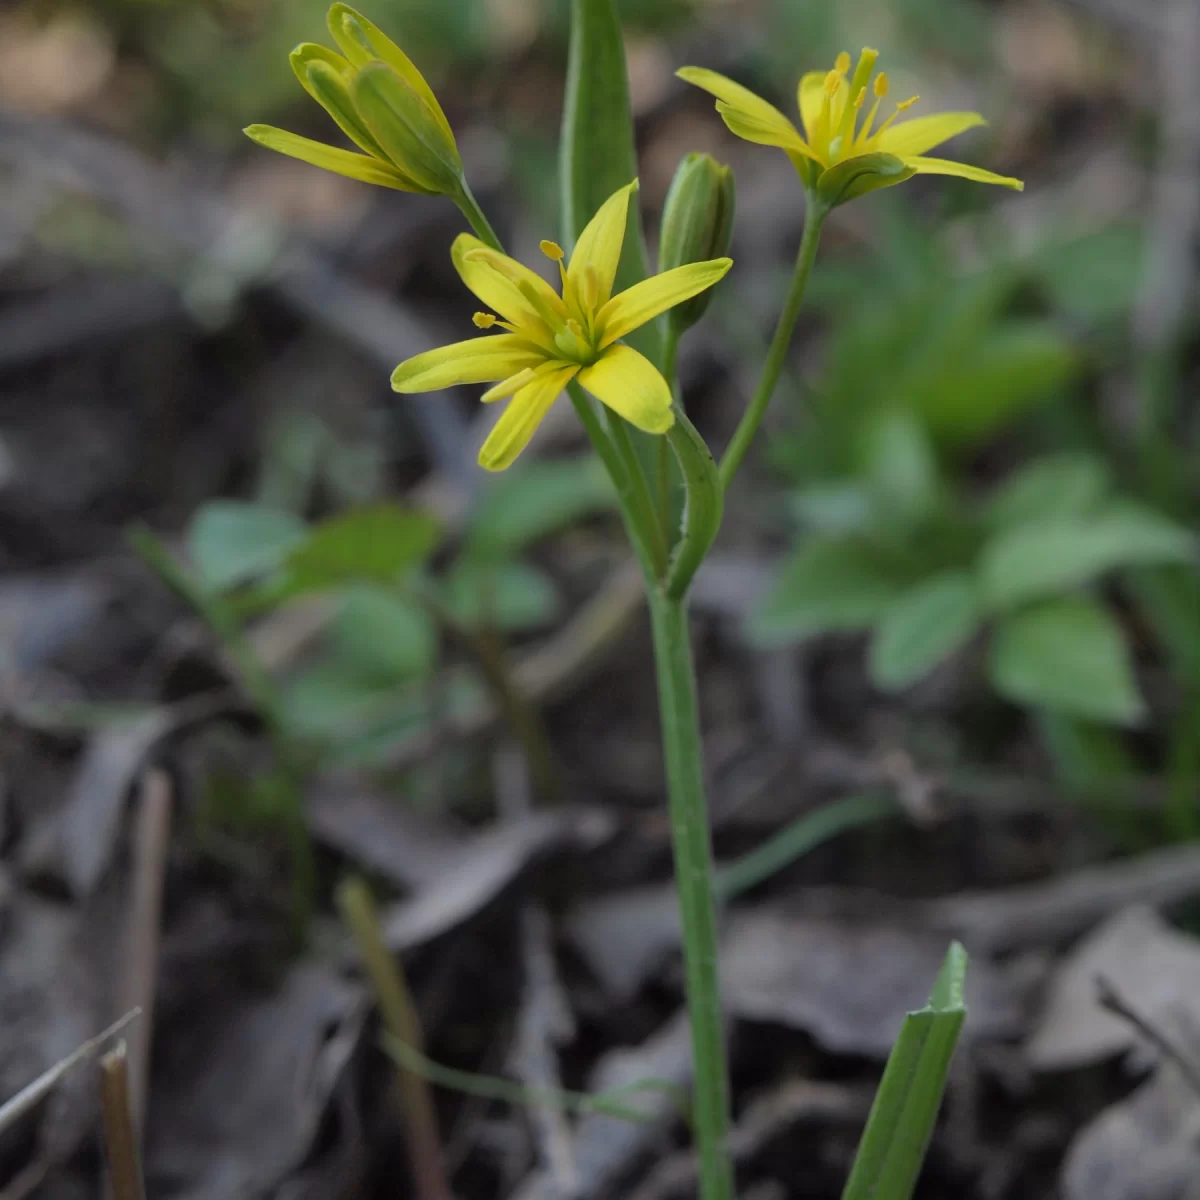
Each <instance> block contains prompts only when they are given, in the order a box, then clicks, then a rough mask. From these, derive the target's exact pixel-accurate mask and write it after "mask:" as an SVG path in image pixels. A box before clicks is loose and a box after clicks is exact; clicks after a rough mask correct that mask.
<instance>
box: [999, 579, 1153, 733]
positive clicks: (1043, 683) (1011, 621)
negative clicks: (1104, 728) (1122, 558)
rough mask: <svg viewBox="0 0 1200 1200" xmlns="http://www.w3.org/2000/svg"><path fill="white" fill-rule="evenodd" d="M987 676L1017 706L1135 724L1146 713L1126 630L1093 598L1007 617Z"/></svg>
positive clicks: (1058, 602)
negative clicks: (1130, 657)
mask: <svg viewBox="0 0 1200 1200" xmlns="http://www.w3.org/2000/svg"><path fill="white" fill-rule="evenodd" d="M988 674H989V676H990V678H991V681H992V686H993V687H995V689H996V691H998V692H999V693H1000V694H1001V695H1002V696H1004V697H1006V698H1007V699H1009V700H1011V701H1013V703H1015V704H1021V705H1029V706H1033V707H1035V708H1050V709H1055V710H1061V711H1063V712H1066V713H1069V714H1070V715H1072V716H1077V717H1085V718H1087V719H1089V720H1093V721H1103V722H1109V723H1111V724H1117V725H1131V724H1134V723H1135V722H1137V721H1139V720H1140V719H1141V718H1142V716H1143V715H1144V713H1145V706H1144V704H1143V703H1142V698H1141V696H1140V695H1139V694H1138V689H1137V684H1136V682H1135V681H1134V678H1133V670H1132V668H1131V666H1130V663H1129V655H1128V652H1127V650H1126V647H1125V639H1124V637H1123V636H1122V632H1121V627H1120V626H1119V625H1118V624H1117V622H1116V621H1115V620H1114V619H1113V618H1112V617H1111V616H1110V615H1109V614H1108V612H1107V611H1105V609H1103V608H1101V607H1100V605H1098V604H1096V603H1095V602H1094V601H1092V600H1086V599H1082V598H1070V599H1064V600H1050V601H1047V602H1046V603H1045V604H1040V605H1038V606H1037V607H1035V608H1030V609H1027V610H1026V611H1024V612H1020V613H1017V614H1015V615H1013V616H1010V617H1006V618H1005V619H1004V620H1003V621H1002V622H1001V623H1000V624H999V625H998V626H997V627H996V631H995V634H994V636H993V639H992V647H991V654H990V657H989V662H988Z"/></svg>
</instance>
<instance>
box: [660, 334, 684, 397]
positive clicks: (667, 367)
mask: <svg viewBox="0 0 1200 1200" xmlns="http://www.w3.org/2000/svg"><path fill="white" fill-rule="evenodd" d="M679 337H680V333H679V330H678V329H676V328H675V326H674V325H673V324H672V325H669V326H668V328H667V336H666V337H665V338H664V339H663V368H662V373H663V378H664V379H665V380H666V381H667V385H668V386H669V387H670V389H671V394H672V395H673V396H675V397H676V398H678V395H679V387H678V380H677V379H676V376H677V375H678V374H679Z"/></svg>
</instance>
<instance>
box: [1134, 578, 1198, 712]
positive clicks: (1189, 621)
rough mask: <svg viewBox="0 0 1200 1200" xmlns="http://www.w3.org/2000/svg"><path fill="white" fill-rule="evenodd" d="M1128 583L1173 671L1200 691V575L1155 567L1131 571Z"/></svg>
mask: <svg viewBox="0 0 1200 1200" xmlns="http://www.w3.org/2000/svg"><path fill="white" fill-rule="evenodd" d="M1127 582H1128V587H1129V590H1130V592H1131V593H1132V595H1133V598H1134V600H1135V601H1136V603H1137V606H1138V609H1139V610H1140V611H1141V613H1142V615H1143V616H1144V617H1145V618H1146V620H1147V621H1148V622H1149V624H1150V626H1151V628H1152V629H1153V630H1154V634H1155V637H1157V639H1158V641H1159V644H1160V645H1161V646H1162V648H1163V650H1164V651H1166V653H1167V654H1168V655H1169V656H1170V662H1171V666H1172V668H1173V669H1174V670H1176V671H1179V672H1181V673H1185V674H1186V675H1187V677H1188V679H1189V680H1190V681H1191V684H1192V686H1193V687H1194V688H1200V573H1197V572H1196V571H1195V570H1192V569H1189V568H1187V567H1151V568H1147V569H1146V570H1144V571H1131V572H1130V574H1129V579H1128V581H1127Z"/></svg>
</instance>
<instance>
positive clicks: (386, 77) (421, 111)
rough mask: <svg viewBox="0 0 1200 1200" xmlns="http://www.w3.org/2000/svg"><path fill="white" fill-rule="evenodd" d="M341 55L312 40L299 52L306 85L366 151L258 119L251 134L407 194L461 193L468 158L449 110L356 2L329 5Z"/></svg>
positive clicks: (296, 59) (295, 64)
mask: <svg viewBox="0 0 1200 1200" xmlns="http://www.w3.org/2000/svg"><path fill="white" fill-rule="evenodd" d="M329 31H330V33H332V34H333V39H334V41H335V42H337V44H338V47H339V49H340V50H341V51H342V53H341V54H337V53H335V52H334V51H332V50H328V49H326V48H325V47H324V46H318V45H316V44H314V43H312V42H305V43H303V44H302V45H300V46H297V47H296V49H295V50H293V51H292V54H291V63H292V70H293V71H295V73H296V77H297V78H298V79H299V80H300V84H301V86H302V87H303V88H304V90H305V91H306V92H308V94H309V95H310V96H311V97H312V98H313V99H314V100H315V101H316V102H317V103H318V104H319V105H321V107H322V108H324V109H325V111H326V112H327V113H328V114H329V115H330V116H331V117H332V118H333V119H334V120H335V121H336V122H337V124H338V126H339V127H340V128H341V130H342V132H343V133H345V134H346V136H347V137H348V138H349V139H350V140H351V141H352V142H354V143H355V144H356V145H357V146H358V147H359V148H360V149H362V150H364V151H365V152H366V153H364V154H355V153H354V152H353V151H351V150H343V149H340V148H339V147H337V146H327V145H326V144H325V143H324V142H315V141H313V140H312V139H311V138H306V137H300V136H299V135H298V134H295V133H288V132H287V130H285V129H276V128H275V127H274V126H273V125H251V126H249V127H248V128H247V129H246V134H247V136H249V137H250V138H252V139H253V140H254V141H256V142H258V143H259V144H260V145H262V146H266V147H267V148H268V149H270V150H278V151H279V153H281V154H288V155H291V157H293V158H299V159H302V160H303V161H304V162H307V163H311V164H312V165H313V166H315V167H323V168H324V169H325V170H326V171H334V172H336V173H337V174H339V175H348V176H350V178H351V179H360V180H362V181H363V182H364V183H378V184H381V185H382V186H384V187H391V188H398V189H399V190H400V191H403V192H421V193H423V194H426V195H456V194H458V192H459V191H460V189H461V187H462V160H461V159H460V158H459V156H458V146H457V145H456V143H455V141H454V133H453V131H452V130H451V129H450V123H449V121H447V120H446V114H445V113H444V112H442V107H441V105H440V104H438V102H437V97H436V96H435V95H434V94H433V91H432V90H431V89H430V87H429V84H428V83H426V82H425V77H424V76H423V75H422V74H421V72H420V71H418V70H417V68H416V67H415V66H413V64H412V62H411V61H410V59H409V58H408V56H407V55H406V54H405V53H404V51H403V50H401V49H400V47H399V46H397V45H396V43H395V42H393V41H392V40H391V38H389V37H388V36H387V35H386V34H384V33H382V32H381V31H380V30H379V29H378V28H377V27H376V26H375V25H373V24H372V23H371V22H370V21H368V20H367V18H366V17H364V16H363V15H362V14H361V13H358V12H355V10H354V9H352V8H351V7H350V6H349V5H348V4H335V5H334V6H333V7H332V8H331V9H330V10H329Z"/></svg>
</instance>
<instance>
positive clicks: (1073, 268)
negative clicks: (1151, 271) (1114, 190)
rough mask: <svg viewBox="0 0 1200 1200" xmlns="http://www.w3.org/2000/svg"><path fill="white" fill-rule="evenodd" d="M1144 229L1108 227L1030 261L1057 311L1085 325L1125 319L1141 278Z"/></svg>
mask: <svg viewBox="0 0 1200 1200" xmlns="http://www.w3.org/2000/svg"><path fill="white" fill-rule="evenodd" d="M1145 241H1146V237H1145V230H1144V229H1143V228H1142V227H1141V226H1140V225H1136V224H1125V225H1110V226H1109V227H1108V228H1107V229H1101V230H1098V231H1097V232H1095V233H1089V234H1085V235H1084V236H1083V237H1076V238H1072V239H1071V240H1069V241H1060V242H1058V244H1057V245H1053V244H1052V245H1049V246H1047V247H1045V248H1044V249H1043V250H1042V251H1041V252H1040V253H1039V254H1038V255H1037V256H1036V258H1035V259H1034V260H1033V261H1032V262H1031V264H1030V265H1031V266H1032V268H1033V270H1034V271H1035V272H1036V274H1037V276H1038V278H1039V280H1040V282H1041V285H1042V287H1044V288H1045V289H1046V291H1047V293H1048V294H1049V297H1050V299H1051V300H1052V301H1053V303H1054V305H1055V306H1056V307H1057V308H1060V309H1063V310H1065V311H1066V312H1068V313H1070V314H1071V315H1072V316H1074V317H1078V318H1081V319H1082V320H1085V321H1093V322H1103V321H1115V320H1124V319H1126V317H1127V316H1128V313H1129V309H1130V306H1131V305H1132V304H1133V298H1134V296H1135V295H1136V294H1137V289H1138V285H1139V283H1140V282H1141V279H1142V276H1143V273H1144V257H1145V256H1144V248H1145Z"/></svg>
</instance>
